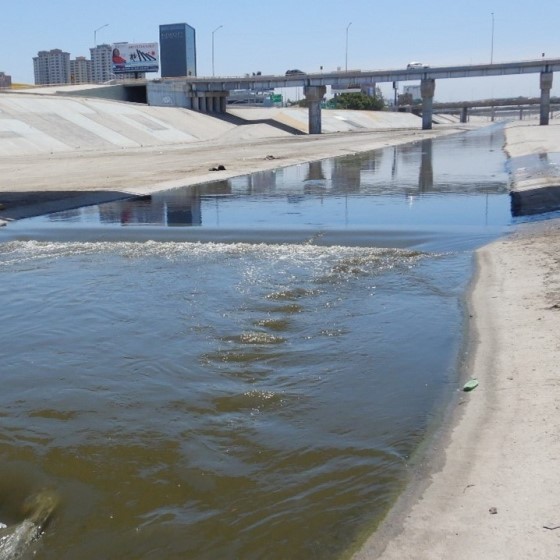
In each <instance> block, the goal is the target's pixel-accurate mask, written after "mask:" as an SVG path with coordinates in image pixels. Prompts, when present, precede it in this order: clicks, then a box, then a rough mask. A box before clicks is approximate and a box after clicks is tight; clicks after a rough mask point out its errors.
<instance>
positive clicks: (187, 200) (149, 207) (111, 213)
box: [99, 188, 202, 226]
mask: <svg viewBox="0 0 560 560" xmlns="http://www.w3.org/2000/svg"><path fill="white" fill-rule="evenodd" d="M99 219H100V221H101V222H102V223H113V224H114V223H120V224H121V225H166V226H192V225H195V226H199V225H201V224H202V212H201V197H200V193H199V192H198V190H196V189H194V188H193V189H189V188H184V189H174V190H171V191H165V192H162V193H156V194H153V195H151V196H144V197H138V198H132V199H128V200H119V201H116V202H110V203H107V204H102V205H100V207H99Z"/></svg>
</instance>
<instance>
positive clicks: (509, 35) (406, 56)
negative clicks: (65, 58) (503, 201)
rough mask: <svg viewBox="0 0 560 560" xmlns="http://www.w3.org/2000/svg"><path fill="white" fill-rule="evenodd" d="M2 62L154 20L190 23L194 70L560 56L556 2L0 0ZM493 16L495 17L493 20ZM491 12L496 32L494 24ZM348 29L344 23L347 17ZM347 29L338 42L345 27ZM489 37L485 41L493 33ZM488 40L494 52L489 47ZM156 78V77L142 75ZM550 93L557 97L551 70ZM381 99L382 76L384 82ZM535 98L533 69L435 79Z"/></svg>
mask: <svg viewBox="0 0 560 560" xmlns="http://www.w3.org/2000/svg"><path fill="white" fill-rule="evenodd" d="M0 6H1V12H0V13H1V17H0V53H1V54H0V71H4V72H6V73H7V74H10V75H11V76H12V79H13V81H15V82H26V83H33V62H32V58H33V56H36V54H37V52H38V51H39V50H50V49H54V48H60V49H62V50H65V51H68V52H69V53H70V54H71V57H72V58H75V57H76V56H86V57H88V58H89V48H90V47H92V46H94V45H93V43H94V31H95V30H96V29H98V28H100V27H101V26H103V25H105V24H109V25H108V26H107V27H104V28H102V29H99V31H97V43H113V42H121V41H128V42H157V41H158V38H159V27H158V26H159V24H162V23H177V22H186V23H188V24H190V25H192V26H193V27H194V28H195V29H196V33H197V51H198V73H199V75H207V76H209V75H211V74H212V31H213V30H215V29H216V28H218V27H219V26H220V25H222V26H223V27H222V28H220V29H219V30H218V31H215V33H214V64H215V73H216V75H217V76H220V75H228V76H239V75H243V74H245V73H247V72H249V73H251V72H256V71H261V72H263V74H269V73H270V74H282V73H284V72H285V71H286V70H287V69H288V68H300V69H302V70H304V71H308V72H318V71H320V67H321V66H323V68H324V69H325V70H336V69H337V68H339V67H340V68H341V69H344V67H345V63H346V56H347V57H348V69H362V70H365V69H368V70H375V69H383V68H402V67H404V66H405V65H406V64H407V63H408V62H409V61H413V60H414V61H421V62H423V63H425V64H429V65H431V66H438V65H451V64H470V63H473V64H476V63H486V62H490V58H491V56H492V54H493V60H494V62H500V61H509V60H527V59H535V58H540V57H541V56H542V53H543V52H544V53H545V55H546V56H547V57H560V42H559V41H558V37H557V32H558V25H559V22H560V1H558V0H539V1H538V2H534V3H530V2H526V1H523V2H522V1H520V0H509V1H507V0H494V1H493V2H492V1H490V2H489V1H487V0H469V1H468V2H452V1H449V0H421V1H419V2H410V1H409V0H400V1H399V2H387V1H385V2H376V1H374V0H268V1H262V0H261V1H258V2H257V1H255V0H213V1H211V0H206V1H200V0H199V1H198V2H194V1H192V0H191V1H188V0H159V2H156V1H153V0H152V1H148V0H120V1H119V0H112V1H109V0H94V1H92V2H80V1H77V0H50V1H48V2H47V1H41V0H15V1H12V0H0ZM492 13H494V17H493V18H492V15H491V14H492ZM492 19H493V20H494V32H493V33H492ZM349 24H351V25H350V27H348V25H349ZM347 34H348V49H346V36H347ZM492 39H493V40H492ZM492 44H493V53H492ZM152 76H153V77H156V75H152ZM554 80H555V83H554V86H553V90H552V94H553V95H560V76H558V75H556V76H555V77H554ZM381 87H382V90H383V93H384V94H385V95H386V96H391V90H390V85H382V86H381ZM518 95H530V96H538V95H539V77H538V74H535V75H530V76H515V77H505V78H491V79H490V78H488V79H476V80H467V79H455V80H439V81H438V82H436V93H435V99H436V100H439V101H447V100H460V99H466V100H469V99H479V98H487V97H490V96H495V97H510V96H513V97H515V96H518Z"/></svg>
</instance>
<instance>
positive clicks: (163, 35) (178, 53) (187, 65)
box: [159, 23, 196, 78]
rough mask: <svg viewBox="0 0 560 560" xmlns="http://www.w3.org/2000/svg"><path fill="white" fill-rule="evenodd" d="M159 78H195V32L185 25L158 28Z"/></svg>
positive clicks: (177, 24) (167, 25)
mask: <svg viewBox="0 0 560 560" xmlns="http://www.w3.org/2000/svg"><path fill="white" fill-rule="evenodd" d="M159 48H160V60H161V77H162V78H175V77H181V76H196V32H195V30H194V27H191V26H190V25H188V24H186V23H169V24H165V25H160V26H159Z"/></svg>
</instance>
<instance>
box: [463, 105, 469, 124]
mask: <svg viewBox="0 0 560 560" xmlns="http://www.w3.org/2000/svg"><path fill="white" fill-rule="evenodd" d="M468 121H469V110H468V109H467V107H463V108H462V109H461V122H462V123H466V122H468Z"/></svg>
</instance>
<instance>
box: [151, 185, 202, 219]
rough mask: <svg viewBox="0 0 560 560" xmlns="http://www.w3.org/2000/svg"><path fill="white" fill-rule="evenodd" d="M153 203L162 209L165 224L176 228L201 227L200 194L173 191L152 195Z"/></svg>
mask: <svg viewBox="0 0 560 560" xmlns="http://www.w3.org/2000/svg"><path fill="white" fill-rule="evenodd" d="M152 199H153V202H154V203H155V204H157V205H161V207H162V208H163V209H164V220H165V222H164V223H165V224H166V225H167V226H170V227H176V226H200V225H202V212H201V199H200V194H199V193H198V192H195V191H194V189H188V188H183V189H174V190H171V191H166V192H163V193H156V194H154V195H152Z"/></svg>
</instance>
